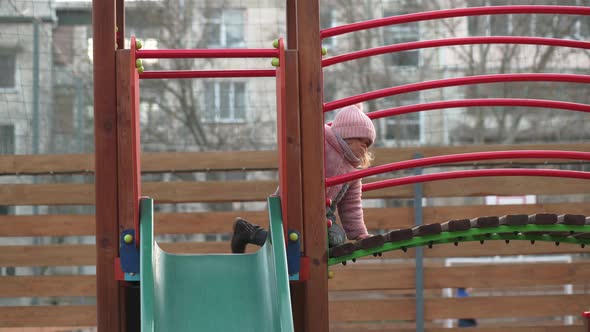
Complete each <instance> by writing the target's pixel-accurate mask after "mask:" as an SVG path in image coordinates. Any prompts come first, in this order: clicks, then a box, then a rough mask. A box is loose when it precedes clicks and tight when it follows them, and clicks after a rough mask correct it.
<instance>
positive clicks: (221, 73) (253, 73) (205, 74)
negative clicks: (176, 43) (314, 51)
mask: <svg viewBox="0 0 590 332" xmlns="http://www.w3.org/2000/svg"><path fill="white" fill-rule="evenodd" d="M275 75H276V70H274V69H259V70H257V69H254V70H249V69H248V70H246V69H244V70H240V69H238V70H155V71H145V72H143V73H141V74H139V78H141V79H163V78H221V77H223V78H227V77H275Z"/></svg>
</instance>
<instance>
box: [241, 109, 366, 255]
mask: <svg viewBox="0 0 590 332" xmlns="http://www.w3.org/2000/svg"><path fill="white" fill-rule="evenodd" d="M324 139H325V163H326V174H325V176H326V177H327V178H329V177H333V176H336V175H341V174H346V173H350V172H352V171H354V170H356V169H363V168H367V167H369V166H370V165H371V161H372V159H373V157H372V154H371V153H370V152H369V147H370V146H371V145H373V142H374V141H375V127H374V126H373V122H372V121H371V119H369V117H368V116H367V115H366V114H365V113H363V110H362V105H361V104H357V105H353V106H348V107H345V108H343V109H342V110H341V111H340V112H338V114H336V117H335V118H334V122H333V123H332V126H331V127H330V126H328V125H325V126H324ZM361 194H362V192H361V180H360V179H358V180H353V181H351V182H348V183H344V184H340V185H337V186H332V187H328V188H326V198H329V199H330V200H331V201H332V204H331V205H330V206H329V207H328V208H327V209H326V216H327V218H328V219H330V220H332V226H331V227H330V228H329V229H328V244H329V246H330V247H334V246H337V245H340V244H342V243H344V242H345V240H346V238H345V237H348V239H350V240H362V239H365V238H369V237H371V235H369V233H367V227H366V226H365V221H364V219H363V208H362V204H361ZM336 210H338V215H339V217H340V221H341V223H342V226H343V227H344V230H343V229H342V227H340V226H339V225H338V224H337V223H336V214H335V212H336ZM267 236H268V232H267V231H266V230H264V229H262V228H260V227H259V226H257V225H254V224H251V223H249V222H247V221H246V220H244V219H242V218H237V219H236V222H235V223H234V232H233V236H232V240H231V250H232V252H233V253H243V252H244V251H245V249H246V245H247V244H248V243H252V244H256V245H259V246H262V245H263V244H264V242H265V241H266V237H267Z"/></svg>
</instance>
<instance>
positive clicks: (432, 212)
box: [0, 144, 590, 332]
mask: <svg viewBox="0 0 590 332" xmlns="http://www.w3.org/2000/svg"><path fill="white" fill-rule="evenodd" d="M514 149H544V150H573V151H590V146H589V145H587V144H569V145H562V144H552V145H535V146H522V145H518V146H470V147H432V148H419V149H377V151H376V156H377V157H378V158H377V160H376V162H375V164H377V165H378V164H384V163H389V162H394V161H400V160H407V159H411V158H412V155H413V154H414V153H415V152H421V153H422V154H423V155H424V156H434V155H443V154H454V153H462V152H473V151H491V150H514ZM551 162H555V163H558V164H560V163H563V164H565V163H567V164H568V165H572V161H563V160H562V161H551ZM277 163H278V162H277V156H276V152H274V151H257V152H211V153H152V154H149V153H148V154H145V155H144V156H143V158H142V169H143V172H144V173H178V172H209V171H243V172H250V171H272V170H275V169H276V166H277ZM489 163H490V164H492V165H491V166H497V165H507V164H510V165H515V164H531V163H537V164H542V163H543V161H539V160H518V161H506V160H504V161H490V162H489ZM574 164H575V162H574ZM465 166H472V165H465ZM480 166H481V165H480ZM548 167H549V166H548ZM585 167H587V165H586V166H585ZM93 168H94V159H93V156H92V155H39V156H25V155H12V156H2V157H0V175H1V176H0V181H1V182H2V185H0V205H4V206H18V205H31V206H37V205H41V206H43V205H49V206H59V205H64V206H75V205H88V206H92V205H93V202H94V192H93V190H94V186H93V184H92V183H63V182H62V183H59V182H57V181H55V180H53V179H58V178H64V177H61V176H56V175H69V174H77V175H92V173H93ZM29 175H31V176H39V179H41V178H43V179H44V180H43V181H36V183H32V182H33V181H28V182H31V183H28V182H27V183H25V181H24V180H21V179H22V178H23V177H24V176H29ZM51 175H53V176H51ZM48 179H49V180H48ZM17 180H18V182H17ZM11 181H12V182H11ZM368 181H371V179H368V180H367V182H368ZM19 182H20V183H19ZM142 185H143V191H144V192H143V193H142V194H143V195H147V196H151V197H153V198H154V199H155V201H156V204H179V203H194V202H200V203H217V202H251V201H264V200H265V199H266V197H267V196H268V195H269V194H270V193H272V192H273V191H274V190H275V188H276V186H277V182H276V181H275V180H248V181H246V180H243V181H201V182H197V181H174V182H144V183H143V184H142ZM589 189H590V183H588V182H585V181H582V180H574V179H556V178H536V177H510V178H500V177H494V178H479V179H461V180H452V181H438V182H431V183H425V184H424V185H423V191H424V196H425V197H428V198H446V199H445V201H453V202H454V204H453V205H450V204H449V205H441V204H437V205H427V206H426V207H424V209H423V222H424V223H434V222H444V221H447V220H451V219H459V218H474V217H478V216H485V215H504V214H517V213H518V214H533V213H541V212H550V213H557V214H564V213H569V214H583V215H586V216H590V205H589V204H588V203H589V200H590V199H589V198H588V194H589ZM413 190H414V189H413V187H412V186H402V187H396V188H388V189H383V190H376V191H371V192H368V193H367V194H366V195H365V198H368V199H369V198H370V199H385V200H388V201H392V199H400V200H404V199H411V198H413V195H414V192H413ZM488 195H498V196H519V195H537V196H542V198H539V201H540V202H538V203H535V204H526V205H484V204H483V203H482V202H483V197H484V196H488ZM564 195H567V196H564ZM473 197H478V199H475V198H473ZM449 198H455V199H454V200H450V199H449ZM462 198H471V199H470V201H476V202H478V203H476V204H469V205H468V204H465V203H458V204H457V202H462V201H464V200H463V199H462ZM544 201H547V202H550V201H554V202H556V203H543V202H544ZM560 202H566V203H560ZM266 214H267V212H266V211H265V210H264V209H263V208H261V210H257V211H246V210H243V211H242V210H237V211H222V212H219V211H207V212H183V213H179V212H174V213H172V212H170V213H164V212H162V213H157V214H156V216H155V230H156V233H157V234H159V235H163V234H168V235H181V234H228V233H229V232H230V230H231V224H232V222H233V220H234V218H235V217H236V216H242V217H244V218H246V219H250V220H252V221H253V222H255V223H258V224H261V225H263V226H266V225H267V224H268V222H267V220H266ZM365 214H366V221H367V226H368V228H369V229H370V230H371V231H373V232H375V231H378V230H391V229H396V228H406V227H412V226H413V225H414V210H413V208H412V207H384V208H366V209H365ZM94 223H95V221H94V216H93V215H90V214H39V215H3V216H0V239H2V243H0V244H1V246H0V267H1V268H3V271H6V270H7V268H8V267H11V268H12V267H19V268H23V267H30V268H31V269H33V268H35V269H37V270H41V271H42V270H43V268H46V267H57V268H56V269H55V270H56V271H57V272H55V273H56V274H52V275H45V274H43V273H36V274H35V273H33V274H28V275H24V274H23V275H21V274H19V273H17V274H16V275H7V273H4V274H3V275H1V276H0V297H2V298H4V299H23V303H27V304H26V305H25V304H23V305H19V306H7V305H4V306H0V331H4V332H8V331H14V332H16V331H46V332H49V331H51V332H55V331H69V330H71V329H74V328H81V327H92V326H95V324H96V323H95V320H96V311H95V310H96V309H95V306H94V305H93V304H92V298H93V297H94V295H95V286H96V285H95V277H94V275H91V274H90V275H89V274H71V273H61V274H60V273H59V271H60V269H59V267H79V266H93V265H94V264H95V259H96V257H95V254H96V253H95V246H94V245H93V244H76V243H67V241H66V243H59V244H34V243H36V241H34V240H33V239H35V238H37V237H42V238H53V239H61V238H64V237H72V236H93V235H94ZM178 238H180V237H177V239H176V240H175V241H167V242H166V243H162V247H163V248H164V249H165V250H168V251H171V252H191V253H213V252H229V243H228V242H225V241H218V242H197V241H195V240H192V239H191V240H186V239H183V240H178ZM187 239H190V238H189V237H187ZM54 242H60V241H54ZM249 250H254V248H250V249H249ZM589 250H590V249H589V248H581V247H579V246H572V245H566V244H562V245H560V246H556V245H554V244H552V243H536V244H534V245H531V244H530V243H528V242H522V241H521V242H518V241H516V242H515V241H513V242H510V244H505V243H504V242H500V241H495V242H494V241H490V242H486V243H485V244H484V245H480V244H479V243H462V244H460V245H459V246H453V245H440V246H434V248H432V249H428V248H424V249H423V252H424V269H423V270H417V269H416V267H415V265H414V261H415V260H414V257H415V250H412V249H410V250H408V252H406V253H404V252H397V251H396V252H389V253H385V254H384V255H383V256H382V257H377V258H371V259H361V260H359V261H358V262H357V263H354V264H353V263H349V264H347V265H346V266H337V267H333V268H332V270H333V271H334V275H335V277H334V278H333V279H331V280H330V281H329V287H330V320H331V329H332V330H333V331H338V332H344V331H353V330H354V331H369V330H370V331H414V330H415V326H414V323H413V320H414V318H415V315H416V301H417V298H416V297H415V293H416V292H415V289H416V274H417V273H422V275H423V280H424V299H423V308H424V317H425V323H426V328H427V331H439V330H442V327H443V323H444V322H445V320H446V319H457V318H461V317H473V318H476V319H478V321H479V322H480V324H479V327H478V329H479V330H481V331H500V330H505V329H506V328H507V327H510V330H511V331H574V330H575V331H579V330H580V328H581V325H582V319H581V316H580V314H581V313H582V311H584V310H588V309H589V308H590V295H589V294H588V293H589V290H588V287H589V286H590V283H589V282H588V280H590V278H589V277H590V261H589V260H588V259H587V258H586V257H588V255H587V253H588V252H589ZM555 254H562V255H570V256H571V258H572V261H571V262H567V263H566V262H545V263H526V264H493V263H486V264H477V265H457V266H451V267H445V266H444V261H445V259H446V258H453V257H488V256H512V255H526V256H527V257H528V256H529V255H555ZM8 274H10V273H8ZM458 287H469V288H473V292H472V296H470V297H465V298H456V297H445V296H443V289H449V288H450V289H455V288H458ZM564 287H567V289H568V291H567V292H564V291H563V290H564ZM38 298H51V299H55V302H60V303H59V305H47V304H41V305H39V304H28V303H35V301H34V299H38ZM70 298H86V299H90V300H89V301H88V303H82V304H81V303H79V301H78V302H76V301H73V302H75V303H76V304H68V299H70ZM0 301H2V300H1V299H0ZM0 303H1V302H0ZM568 316H571V317H572V318H569V322H570V323H573V325H565V323H564V321H565V322H567V321H568V320H567V318H565V319H564V318H563V317H568ZM62 327H63V328H62ZM68 327H69V328H68ZM24 328H29V329H24ZM41 328H43V329H41Z"/></svg>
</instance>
